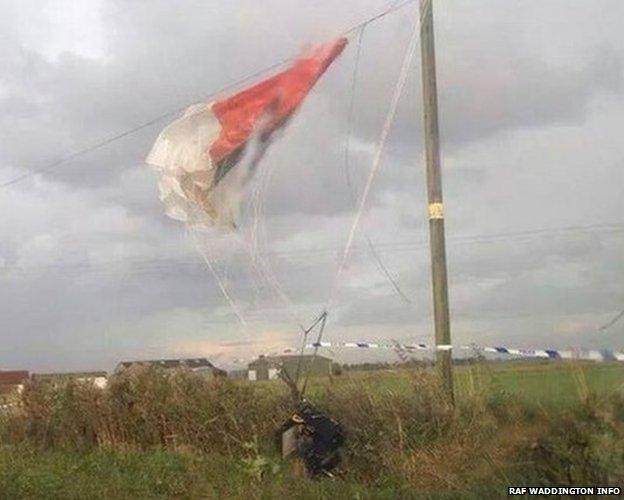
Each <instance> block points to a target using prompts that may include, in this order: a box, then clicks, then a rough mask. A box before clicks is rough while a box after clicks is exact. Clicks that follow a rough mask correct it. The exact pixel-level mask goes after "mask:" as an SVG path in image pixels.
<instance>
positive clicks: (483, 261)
mask: <svg viewBox="0 0 624 500" xmlns="http://www.w3.org/2000/svg"><path fill="white" fill-rule="evenodd" d="M391 3H392V2H389V0H358V1H354V0H350V1H344V2H330V1H325V0H323V1H321V0H318V1H313V2H311V1H303V0H263V1H262V2H258V1H257V0H232V1H229V2H223V1H216V0H208V1H206V0H202V1H199V0H197V1H190V0H187V1H180V2H173V1H171V0H168V1H156V0H150V1H149V2H148V1H147V0H144V1H120V0H119V1H114V0H108V1H96V0H93V1H86V0H85V1H81V2H71V1H69V0H64V1H62V0H57V1H50V0H36V1H35V0H14V1H12V0H0V6H1V8H2V12H3V15H2V17H1V18H0V184H2V183H6V182H8V181H11V180H12V179H15V178H17V177H19V176H22V175H23V174H25V173H28V172H32V171H34V170H37V169H39V168H41V167H43V166H45V165H47V164H49V163H50V162H54V161H55V160H58V159H60V158H62V157H64V156H66V155H68V154H70V153H72V152H74V151H77V150H80V149H83V148H85V147H87V146H90V145H92V144H94V143H97V142H99V141H101V140H102V139H105V138H107V137H109V136H112V135H115V134H117V133H120V132H123V131H126V130H128V129H132V128H134V127H136V126H138V125H141V124H143V123H145V122H148V121H149V120H151V119H153V118H155V117H157V116H159V115H161V114H163V113H166V112H168V111H172V110H176V109H180V108H183V107H184V106H186V105H190V104H192V103H195V102H200V101H202V99H204V98H206V96H209V95H210V94H212V93H213V92H214V91H215V90H218V89H219V88H222V87H224V86H225V85H227V84H229V83H231V82H232V81H235V80H237V79H239V78H240V77H242V76H245V75H247V74H249V73H253V72H255V71H257V70H259V69H262V68H264V67H267V66H270V65H271V64H273V63H274V62H276V61H279V60H282V59H284V58H286V57H290V56H292V55H294V54H297V53H298V52H299V51H300V50H302V49H303V48H305V47H306V46H309V45H310V44H314V43H316V42H321V41H324V40H326V39H329V38H331V37H334V36H336V35H337V34H339V33H341V32H342V31H344V30H345V29H348V28H349V27H351V26H353V25H355V24H357V23H359V22H361V21H363V20H365V19H367V18H369V17H371V16H373V15H375V14H376V13H378V12H381V11H383V10H384V9H385V8H387V7H388V6H389V5H390V4H391ZM435 4H436V5H435V22H436V27H435V29H436V37H437V38H436V44H437V58H438V79H439V82H438V85H439V100H440V120H441V136H442V150H443V151H442V162H443V180H444V193H445V201H446V215H447V238H448V261H449V275H450V299H451V315H452V321H453V337H454V340H455V341H456V342H457V343H468V342H475V343H478V344H483V345H488V344H492V343H494V344H507V345H511V346H517V347H546V346H548V347H561V348H564V347H568V346H586V347H610V348H618V349H619V348H622V347H624V343H623V342H622V334H623V333H624V321H622V322H620V323H617V324H615V325H614V326H613V327H612V328H610V329H609V330H607V331H605V332H601V333H599V332H598V327H599V326H600V325H602V324H604V323H606V322H607V321H609V319H611V318H612V317H613V316H614V315H615V314H617V312H618V311H619V310H621V309H622V308H624V259H623V257H624V196H623V192H624V168H623V166H624V141H622V138H621V135H622V130H624V73H623V71H624V69H623V68H624V66H623V65H624V31H622V29H621V27H622V26H621V20H622V19H624V3H622V2H621V1H620V0H575V1H570V0H543V1H539V2H538V1H535V0H533V1H528V0H526V1H515V2H502V1H499V0H454V1H452V2H435ZM416 9H417V4H416V3H412V4H410V5H408V6H406V7H403V8H402V9H400V10H398V11H396V12H394V13H392V14H391V15H388V16H386V17H384V18H383V19H381V20H379V21H377V22H374V23H372V24H370V25H368V26H367V27H366V29H365V30H364V32H363V34H362V44H361V56H360V60H359V65H358V67H357V69H358V70H357V73H355V76H356V78H355V86H353V76H354V68H355V64H356V54H357V52H358V49H357V46H358V35H359V32H355V33H352V34H351V40H350V44H349V46H348V47H347V49H346V50H345V52H344V53H343V55H342V56H341V58H340V59H339V60H337V61H336V63H335V64H334V65H333V66H332V67H331V68H330V70H329V71H328V72H327V74H326V75H325V76H324V77H323V79H322V80H321V81H320V82H319V83H318V85H317V87H316V88H315V89H314V92H313V93H312V94H311V95H310V96H309V97H308V99H307V100H306V101H305V103H304V106H303V107H302V109H301V110H300V112H299V113H298V114H297V116H296V117H295V119H294V120H292V122H291V123H290V124H289V126H288V128H287V129H286V130H285V131H284V132H283V133H282V134H281V135H280V137H279V138H278V140H276V141H275V142H274V144H272V146H271V148H270V149H269V151H268V152H267V155H266V156H265V157H264V159H263V162H262V165H261V168H260V171H259V172H258V174H259V175H258V176H257V178H256V179H255V182H254V183H253V184H252V186H250V189H251V192H250V193H249V197H248V199H249V200H250V203H249V204H248V205H246V209H245V211H244V213H243V215H242V218H241V229H240V230H239V232H238V233H237V234H215V233H206V232H203V233H200V234H198V235H193V234H192V233H189V231H188V230H187V229H186V228H185V227H184V226H183V225H182V224H180V223H178V222H176V221H172V220H169V219H167V218H166V217H165V215H164V214H163V210H162V207H161V206H160V204H159V200H158V196H157V188H156V179H155V176H154V174H153V172H152V171H151V170H150V169H149V168H148V167H147V166H146V165H145V164H144V163H143V159H144V158H145V156H146V154H147V152H148V151H149V148H150V145H151V144H152V142H153V141H154V139H155V137H156V135H157V134H158V132H159V131H160V129H161V128H162V127H163V126H165V125H166V124H167V122H168V120H170V119H171V118H172V117H169V118H168V119H163V120H161V121H158V122H156V123H154V124H153V125H152V126H149V127H145V128H143V129H141V130H140V131H138V132H136V133H133V134H130V135H127V136H125V137H123V138H122V139H120V140H118V141H115V142H113V143H111V144H109V145H107V146H106V147H103V148H100V149H98V150H96V151H93V152H91V153H89V154H87V155H83V156H81V157H79V158H76V159H74V160H71V161H69V162H66V163H64V164H62V165H59V166H58V167H56V168H54V169H51V170H48V171H44V172H40V173H37V174H36V175H32V176H30V177H28V178H25V179H24V180H22V181H20V182H17V183H15V184H12V185H10V186H6V187H3V188H0V213H1V214H2V216H1V217H0V367H3V368H22V367H23V368H28V369H31V370H70V369H90V368H93V369H96V368H104V369H110V368H112V367H113V366H114V365H115V363H116V362H117V361H118V360H120V359H122V358H123V359H132V358H150V357H161V356H167V357H174V356H175V357H177V356H200V355H202V356H203V355H205V356H209V357H211V358H214V359H216V360H217V361H219V362H221V363H222V364H223V365H224V366H233V365H232V364H231V360H232V359H233V358H238V357H250V356H252V355H254V354H255V353H259V352H263V351H270V350H273V349H278V348H282V347H285V346H290V345H296V343H297V339H298V333H297V332H298V326H297V323H298V322H301V323H303V324H306V323H309V322H310V321H311V320H312V319H313V318H314V317H315V315H317V314H318V313H319V312H320V311H321V310H322V308H323V307H324V304H326V302H327V301H328V300H330V296H331V308H330V311H329V312H330V315H329V322H328V326H327V330H326V338H327V339H335V340H371V341H379V340H383V339H392V338H395V339H400V340H405V341H419V342H423V341H424V342H427V341H430V340H431V339H432V335H433V334H432V325H431V301H430V295H431V290H430V278H429V267H428V265H429V263H428V247H427V242H428V239H427V238H428V235H427V229H426V228H427V226H426V196H425V188H424V166H423V155H422V152H423V147H422V145H423V141H422V123H421V122H422V115H421V112H422V106H421V104H422V99H421V86H420V62H419V57H418V51H417V55H416V57H415V59H414V60H413V61H412V64H411V67H410V76H409V79H408V81H407V86H406V88H405V91H404V92H403V94H402V96H401V101H400V106H399V111H398V114H397V117H396V120H395V122H394V124H393V127H392V130H391V135H390V138H389V141H388V143H387V145H386V149H385V152H384V155H383V164H382V167H381V170H380V173H379V176H378V178H377V179H376V181H375V184H374V186H373V191H372V193H371V196H370V199H369V203H368V204H367V207H366V208H367V210H366V214H365V217H364V220H363V221H362V224H361V226H360V228H359V232H358V235H357V239H356V242H355V247H354V252H353V255H352V257H351V258H350V259H349V262H348V266H347V268H346V271H345V272H344V273H343V274H342V276H341V277H340V279H339V280H338V282H337V283H335V282H336V280H335V276H336V270H337V268H338V262H339V255H340V252H341V251H342V248H343V247H344V244H345V240H346V237H347V233H348V230H349V227H350V225H351V223H352V220H353V216H354V209H353V202H352V197H351V195H350V187H349V184H348V183H347V173H346V166H345V144H346V138H347V136H349V137H350V139H349V144H350V147H349V150H348V155H349V164H350V167H349V174H350V177H351V179H352V183H351V184H352V189H353V190H354V191H355V196H356V197H357V196H359V194H360V193H361V191H362V187H363V184H364V182H365V179H366V175H367V173H368V169H369V168H370V166H371V161H372V157H373V155H374V152H375V148H376V143H377V140H378V137H379V134H380V131H381V128H382V126H383V121H384V117H385V113H386V112H387V110H388V106H389V103H390V99H391V96H392V92H393V90H394V87H395V84H396V81H397V77H398V73H399V70H400V66H401V62H402V60H403V57H404V54H405V50H406V47H407V43H408V40H409V37H410V34H411V31H412V29H413V26H414V23H415V21H416V18H417V16H416ZM352 92H354V94H353V99H354V100H353V103H354V106H353V113H350V112H349V109H350V102H351V99H352ZM349 131H351V133H350V134H349ZM254 192H255V193H257V194H258V196H257V197H255V196H252V194H253V193H254ZM252 200H254V202H253V203H251V201H252ZM570 227H574V228H575V229H569V228H570ZM542 229H551V231H539V230H542ZM365 236H368V237H369V238H370V239H371V240H372V241H373V242H374V245H375V248H376V249H377V253H378V254H379V255H380V256H381V260H382V262H383V263H384V265H385V267H386V268H387V269H388V271H389V273H390V274H391V275H392V276H393V277H394V279H395V280H396V282H397V284H398V285H399V287H400V288H401V290H402V291H403V292H404V293H405V294H406V295H407V297H408V298H409V302H406V301H405V300H404V299H403V298H402V297H401V296H399V294H397V293H396V291H395V290H394V288H393V286H392V285H391V283H390V282H389V281H388V279H387V277H386V276H385V275H384V274H383V273H382V272H381V271H380V269H379V265H378V263H377V262H376V260H375V259H374V258H373V257H372V255H371V253H370V252H369V251H368V250H367V245H366V240H365ZM202 254H204V255H205V256H208V257H209V258H210V260H211V262H212V263H213V266H214V269H215V271H216V273H217V275H218V276H219V277H220V279H221V280H222V281H223V283H224V284H225V285H226V286H227V290H228V291H229V293H230V295H231V297H232V300H233V302H234V305H235V306H236V308H237V310H238V313H239V315H240V316H241V317H242V318H243V319H244V321H245V324H244V325H243V324H241V322H240V321H239V320H238V319H237V316H236V315H235V314H234V313H233V311H232V308H231V307H230V305H229V304H228V302H227V301H226V299H225V298H224V297H223V295H222V293H221V292H220V290H219V287H218V284H217V282H216V280H215V278H214V276H213V275H212V274H211V272H210V270H209V269H208V268H207V266H206V265H205V263H204V262H203V260H202ZM332 290H333V291H332ZM333 354H335V355H336V356H337V357H338V358H339V359H341V360H348V361H356V360H364V359H373V357H374V356H375V355H374V354H370V353H368V354H367V356H366V357H365V356H364V355H362V354H361V353H357V354H356V353H348V352H344V351H336V352H334V353H333ZM386 359H390V360H392V359H393V358H392V356H390V357H387V358H386Z"/></svg>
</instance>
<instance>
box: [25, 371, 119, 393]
mask: <svg viewBox="0 0 624 500" xmlns="http://www.w3.org/2000/svg"><path fill="white" fill-rule="evenodd" d="M32 379H33V381H37V382H50V383H53V384H60V383H63V382H67V381H68V380H75V381H77V382H83V383H91V384H93V385H94V386H95V387H99V388H100V389H103V388H104V387H106V384H107V382H108V378H107V375H106V372H102V371H100V372H63V373H33V374H32Z"/></svg>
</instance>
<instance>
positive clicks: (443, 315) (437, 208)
mask: <svg viewBox="0 0 624 500" xmlns="http://www.w3.org/2000/svg"><path fill="white" fill-rule="evenodd" d="M432 10H433V9H432V0H420V50H421V59H422V61H421V66H422V89H423V110H424V119H425V150H426V163H427V197H428V201H429V240H430V245H431V280H432V285H433V287H432V288H433V315H434V321H435V344H436V366H437V369H438V371H439V374H440V377H441V379H442V383H443V386H444V390H445V393H446V395H447V397H448V398H449V401H451V402H453V401H454V398H453V365H452V357H451V350H450V344H451V323H450V318H449V300H448V282H447V276H446V248H445V246H446V245H445V242H444V205H443V202H442V174H441V172H440V135H439V130H438V95H437V94H438V92H437V86H436V67H435V48H434V37H433V12H432Z"/></svg>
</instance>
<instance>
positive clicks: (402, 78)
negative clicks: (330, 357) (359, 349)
mask: <svg viewBox="0 0 624 500" xmlns="http://www.w3.org/2000/svg"><path fill="white" fill-rule="evenodd" d="M418 35H419V28H418V25H417V24H416V23H414V30H413V32H412V36H411V38H410V41H409V44H408V46H407V50H406V52H405V57H404V58H403V64H402V66H401V72H400V74H399V78H398V80H397V83H396V86H395V89H394V95H393V97H392V101H391V103H390V108H389V109H388V114H387V115H386V120H385V122H384V126H383V129H382V131H381V135H380V138H379V142H378V144H377V149H376V151H375V155H374V157H373V162H372V165H371V168H370V171H369V174H368V179H367V180H366V185H365V186H364V191H363V192H362V196H361V198H360V203H359V206H358V210H357V212H356V214H355V217H354V219H353V224H352V225H351V229H350V230H349V234H348V238H347V242H346V244H345V247H344V250H343V252H342V258H341V261H340V265H339V267H338V270H337V272H336V277H335V280H334V285H333V287H332V291H331V293H330V295H329V298H328V301H327V306H326V307H325V310H327V309H328V308H329V307H330V305H331V304H332V302H333V299H334V295H335V293H336V290H337V288H338V284H339V281H340V278H341V276H342V273H343V272H344V269H345V267H346V264H347V260H348V258H349V255H350V252H351V247H352V246H353V241H354V239H355V233H356V231H357V228H358V225H359V223H360V221H361V219H362V215H363V213H364V209H365V208H366V202H367V200H368V196H369V194H370V190H371V187H372V185H373V181H374V180H375V177H376V175H377V173H378V172H379V168H380V167H381V155H382V153H383V150H384V146H385V144H386V141H387V139H388V135H389V133H390V128H391V126H392V124H393V122H394V117H395V116H396V112H397V109H398V106H399V100H400V98H401V94H402V93H403V88H404V87H405V83H406V81H407V76H408V71H409V66H410V64H411V62H412V58H413V56H414V53H415V52H416V45H417V43H418Z"/></svg>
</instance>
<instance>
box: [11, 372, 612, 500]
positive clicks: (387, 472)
mask: <svg viewBox="0 0 624 500" xmlns="http://www.w3.org/2000/svg"><path fill="white" fill-rule="evenodd" d="M455 386H456V394H457V397H456V400H457V404H456V407H455V408H452V407H451V406H450V405H448V404H447V402H446V401H445V400H444V398H443V397H441V392H440V388H439V384H438V381H437V379H436V377H435V374H434V373H432V372H431V371H429V370H426V369H396V370H384V371H378V372H366V373H363V372H356V373H350V372H346V373H345V374H343V375H342V376H339V377H334V378H333V379H316V380H314V382H313V384H312V386H311V388H310V391H309V398H310V399H311V400H312V402H313V403H314V404H316V405H317V406H318V407H319V408H321V409H323V410H325V411H326V412H327V413H328V414H329V415H331V416H332V417H334V418H336V419H338V420H339V421H341V422H342V423H343V425H344V426H345V427H346V429H347V432H348V441H347V445H346V447H345V449H344V463H343V465H342V468H341V471H340V475H339V477H337V478H335V479H323V480H318V481H311V480H309V479H307V478H305V477H304V475H303V474H302V472H301V467H299V466H298V465H297V464H296V463H293V462H290V461H289V462H283V461H282V460H280V458H279V454H278V453H277V450H276V449H275V445H274V434H275V429H276V428H277V427H278V426H279V424H280V423H281V422H282V421H283V420H284V419H285V418H286V417H287V416H288V415H289V412H290V411H291V408H292V406H291V404H292V403H291V401H290V400H289V396H288V391H287V389H286V387H285V385H284V384H282V383H281V382H279V381H271V382H265V383H256V384H252V383H249V382H246V381H235V380H234V381H233V380H214V381H208V380H205V379H202V378H200V377H198V376H196V375H194V374H192V373H185V372H180V373H177V374H175V375H171V376H165V375H164V374H163V373H160V372H158V371H155V370H152V369H141V370H137V371H134V372H132V373H127V374H124V375H121V376H116V377H113V378H112V379H111V381H110V383H109V386H108V388H107V389H106V390H99V389H96V388H93V387H88V386H84V385H80V384H75V383H68V384H66V385H63V386H51V385H49V384H45V383H39V384H31V385H29V386H27V387H26V389H25V391H24V393H23V396H22V398H21V402H20V406H19V407H16V408H14V409H12V410H11V411H10V412H9V411H6V410H5V411H3V412H2V413H0V498H2V499H4V498H7V499H17V498H46V499H48V498H59V499H61V498H62V499H72V498H76V499H82V498H91V499H98V498H103V499H104V498H106V499H111V498H115V499H116V498H172V497H175V498H247V499H251V498H280V497H283V498H388V499H390V498H458V497H463V498H496V497H506V496H507V486H508V485H517V486H522V485H546V486H553V485H556V486H565V485H575V486H579V485H582V486H586V485H598V484H599V485H605V486H607V485H615V486H624V393H623V390H624V365H622V364H615V363H604V364H591V363H516V362H506V363H487V362H480V363H476V364H474V365H469V366H460V367H457V369H456V379H455Z"/></svg>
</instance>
